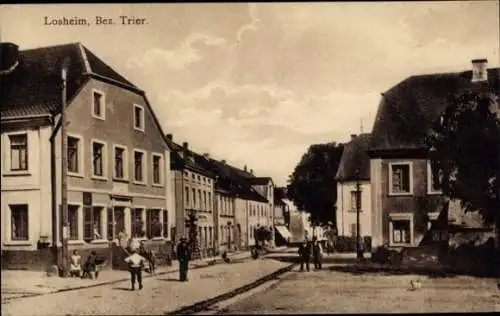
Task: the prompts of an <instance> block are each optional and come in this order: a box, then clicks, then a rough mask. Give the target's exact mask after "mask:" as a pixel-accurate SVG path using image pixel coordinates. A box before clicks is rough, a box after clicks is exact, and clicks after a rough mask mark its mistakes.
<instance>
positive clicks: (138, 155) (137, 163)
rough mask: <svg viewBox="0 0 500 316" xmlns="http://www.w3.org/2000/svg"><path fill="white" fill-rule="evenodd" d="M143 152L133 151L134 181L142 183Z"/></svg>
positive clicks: (143, 180)
mask: <svg viewBox="0 0 500 316" xmlns="http://www.w3.org/2000/svg"><path fill="white" fill-rule="evenodd" d="M144 175H145V172H144V152H141V151H138V150H134V181H136V182H141V183H144V182H146V181H145V177H144Z"/></svg>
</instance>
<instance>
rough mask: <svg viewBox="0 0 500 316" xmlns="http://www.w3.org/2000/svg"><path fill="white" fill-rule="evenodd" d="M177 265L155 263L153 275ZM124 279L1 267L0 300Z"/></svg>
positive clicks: (121, 274)
mask: <svg viewBox="0 0 500 316" xmlns="http://www.w3.org/2000/svg"><path fill="white" fill-rule="evenodd" d="M229 258H230V259H232V261H239V260H244V259H247V258H250V252H248V251H243V252H235V253H231V254H229ZM222 262H223V260H222V258H221V257H220V256H218V257H212V258H204V259H199V260H193V261H192V262H190V268H191V269H196V268H202V267H206V266H209V265H212V264H214V263H215V264H217V263H222ZM178 268H179V267H178V264H177V262H175V261H174V262H172V265H171V266H164V267H159V268H158V269H157V270H156V275H162V274H166V273H173V272H176V271H178ZM150 276H151V274H149V273H145V274H144V277H146V278H147V277H150ZM128 279H129V275H128V273H127V272H126V271H119V270H103V271H101V273H100V274H99V278H98V279H97V280H90V279H79V278H60V277H54V276H53V277H49V276H47V273H46V272H44V271H24V270H2V302H3V301H5V300H10V299H13V298H18V297H25V296H35V295H41V294H48V293H54V292H61V291H69V290H74V289H80V288H87V287H94V286H99V285H103V284H109V283H115V282H119V281H123V280H128Z"/></svg>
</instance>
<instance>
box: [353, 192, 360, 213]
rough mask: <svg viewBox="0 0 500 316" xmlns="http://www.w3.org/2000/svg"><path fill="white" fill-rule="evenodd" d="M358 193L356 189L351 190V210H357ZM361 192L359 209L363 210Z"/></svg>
mask: <svg viewBox="0 0 500 316" xmlns="http://www.w3.org/2000/svg"><path fill="white" fill-rule="evenodd" d="M357 196H358V194H357V192H356V191H354V190H353V191H351V210H352V211H356V198H357ZM361 202H362V200H361V192H360V193H359V209H360V210H361Z"/></svg>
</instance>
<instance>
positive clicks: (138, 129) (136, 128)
mask: <svg viewBox="0 0 500 316" xmlns="http://www.w3.org/2000/svg"><path fill="white" fill-rule="evenodd" d="M134 131H138V132H141V133H144V128H140V127H137V126H134Z"/></svg>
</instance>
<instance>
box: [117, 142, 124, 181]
mask: <svg viewBox="0 0 500 316" xmlns="http://www.w3.org/2000/svg"><path fill="white" fill-rule="evenodd" d="M114 149H115V170H114V172H115V174H114V176H115V179H120V180H122V179H126V178H127V174H126V168H127V167H126V166H127V161H126V159H127V153H126V148H125V147H122V146H118V145H115V148H114Z"/></svg>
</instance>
